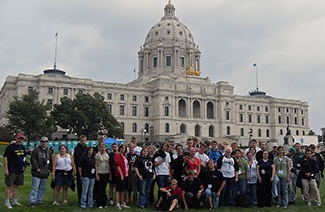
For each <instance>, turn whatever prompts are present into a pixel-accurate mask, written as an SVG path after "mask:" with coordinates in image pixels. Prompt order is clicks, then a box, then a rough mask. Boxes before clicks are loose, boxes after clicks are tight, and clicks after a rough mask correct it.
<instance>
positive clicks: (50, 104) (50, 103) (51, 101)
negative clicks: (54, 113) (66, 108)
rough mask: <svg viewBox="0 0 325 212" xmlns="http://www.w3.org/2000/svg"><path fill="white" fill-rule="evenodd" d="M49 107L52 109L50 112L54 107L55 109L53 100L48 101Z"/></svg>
mask: <svg viewBox="0 0 325 212" xmlns="http://www.w3.org/2000/svg"><path fill="white" fill-rule="evenodd" d="M47 105H48V106H49V107H50V110H52V107H53V99H48V100H47Z"/></svg>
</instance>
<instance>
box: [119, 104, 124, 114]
mask: <svg viewBox="0 0 325 212" xmlns="http://www.w3.org/2000/svg"><path fill="white" fill-rule="evenodd" d="M120 116H124V105H120Z"/></svg>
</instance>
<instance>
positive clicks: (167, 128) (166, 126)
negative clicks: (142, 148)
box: [165, 123, 169, 133]
mask: <svg viewBox="0 0 325 212" xmlns="http://www.w3.org/2000/svg"><path fill="white" fill-rule="evenodd" d="M165 132H166V133H169V124H168V123H166V124H165Z"/></svg>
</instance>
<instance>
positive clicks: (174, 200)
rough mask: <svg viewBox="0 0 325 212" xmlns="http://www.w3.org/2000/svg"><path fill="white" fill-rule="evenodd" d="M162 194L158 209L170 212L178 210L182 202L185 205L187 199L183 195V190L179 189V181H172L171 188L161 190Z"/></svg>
mask: <svg viewBox="0 0 325 212" xmlns="http://www.w3.org/2000/svg"><path fill="white" fill-rule="evenodd" d="M159 190H160V191H161V192H162V196H161V197H160V199H159V201H158V203H157V205H156V209H159V208H160V209H161V210H168V211H169V212H171V211H173V210H174V209H177V208H178V207H179V203H180V202H181V200H182V201H183V203H185V198H184V196H183V193H182V189H180V188H179V187H177V180H175V179H172V180H171V181H170V186H167V187H165V188H160V189H159Z"/></svg>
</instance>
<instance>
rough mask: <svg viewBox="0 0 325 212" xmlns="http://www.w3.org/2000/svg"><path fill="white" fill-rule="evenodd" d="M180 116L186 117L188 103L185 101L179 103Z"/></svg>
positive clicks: (181, 100)
mask: <svg viewBox="0 0 325 212" xmlns="http://www.w3.org/2000/svg"><path fill="white" fill-rule="evenodd" d="M178 116H179V117H186V102H185V100H184V99H180V100H179V101H178Z"/></svg>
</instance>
